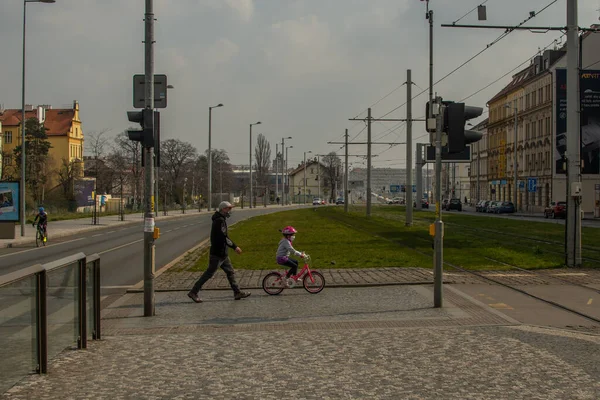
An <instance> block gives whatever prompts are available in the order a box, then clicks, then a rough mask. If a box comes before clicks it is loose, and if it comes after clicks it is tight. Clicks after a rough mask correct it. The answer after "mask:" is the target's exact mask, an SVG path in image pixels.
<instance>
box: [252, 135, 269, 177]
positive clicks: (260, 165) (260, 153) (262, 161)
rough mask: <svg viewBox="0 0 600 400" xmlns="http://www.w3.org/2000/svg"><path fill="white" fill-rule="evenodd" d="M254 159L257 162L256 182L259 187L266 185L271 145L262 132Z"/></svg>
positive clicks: (257, 140) (255, 149) (257, 141)
mask: <svg viewBox="0 0 600 400" xmlns="http://www.w3.org/2000/svg"><path fill="white" fill-rule="evenodd" d="M254 159H255V162H256V184H257V186H258V187H263V188H264V187H265V186H266V184H267V179H268V176H269V167H270V163H271V145H270V144H269V142H268V141H267V138H265V135H263V134H262V133H261V134H259V135H258V138H257V139H256V147H255V148H254Z"/></svg>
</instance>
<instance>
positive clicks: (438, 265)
mask: <svg viewBox="0 0 600 400" xmlns="http://www.w3.org/2000/svg"><path fill="white" fill-rule="evenodd" d="M436 103H437V104H438V107H439V112H438V115H437V117H436V132H435V136H436V140H435V240H434V248H435V258H434V259H435V261H434V275H433V305H434V307H436V308H439V307H442V305H443V301H442V296H443V293H442V281H443V277H442V273H443V263H444V255H443V248H444V223H443V222H442V208H441V205H442V124H443V120H444V112H443V108H442V104H441V103H442V99H441V98H440V97H438V98H437V99H436Z"/></svg>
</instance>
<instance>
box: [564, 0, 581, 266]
mask: <svg viewBox="0 0 600 400" xmlns="http://www.w3.org/2000/svg"><path fill="white" fill-rule="evenodd" d="M578 36H579V27H578V26H577V0H567V150H566V156H567V221H566V230H567V240H566V243H565V245H566V247H567V248H566V264H567V267H581V215H580V211H579V210H580V205H581V155H580V151H581V147H580V146H581V144H580V133H579V132H580V122H579V117H580V115H579V102H580V97H579V65H578V64H579V51H580V48H579V37H578Z"/></svg>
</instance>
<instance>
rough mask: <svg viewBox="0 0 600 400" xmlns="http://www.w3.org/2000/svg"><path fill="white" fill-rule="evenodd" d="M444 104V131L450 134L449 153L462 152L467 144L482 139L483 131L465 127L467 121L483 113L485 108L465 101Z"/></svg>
mask: <svg viewBox="0 0 600 400" xmlns="http://www.w3.org/2000/svg"><path fill="white" fill-rule="evenodd" d="M444 104H445V105H446V107H445V109H444V132H446V133H447V134H448V153H460V152H462V151H463V150H464V149H465V147H466V146H467V144H469V143H473V142H477V141H479V140H481V138H482V137H483V133H481V132H477V131H471V130H467V129H465V123H466V122H467V121H468V120H470V119H473V118H477V117H479V116H480V115H481V114H483V108H481V107H472V106H465V103H453V102H444Z"/></svg>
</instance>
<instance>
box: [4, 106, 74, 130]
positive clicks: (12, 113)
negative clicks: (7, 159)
mask: <svg viewBox="0 0 600 400" xmlns="http://www.w3.org/2000/svg"><path fill="white" fill-rule="evenodd" d="M74 116H75V110H73V109H70V108H66V109H60V108H59V109H46V119H45V120H44V127H46V134H47V135H48V136H60V135H66V134H67V133H68V132H69V130H70V129H71V124H72V122H73V117H74ZM25 118H26V119H29V118H36V119H37V109H35V110H32V111H25ZM0 122H2V125H3V126H5V127H6V126H19V125H20V124H21V109H10V110H4V112H3V113H1V114H0Z"/></svg>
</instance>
